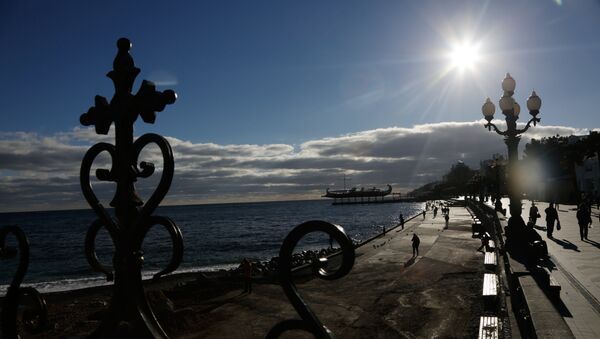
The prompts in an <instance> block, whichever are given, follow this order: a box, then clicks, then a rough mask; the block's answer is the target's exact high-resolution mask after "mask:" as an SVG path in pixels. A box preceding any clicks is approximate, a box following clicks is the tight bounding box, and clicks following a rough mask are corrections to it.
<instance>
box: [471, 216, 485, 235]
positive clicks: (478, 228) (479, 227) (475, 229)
mask: <svg viewBox="0 0 600 339" xmlns="http://www.w3.org/2000/svg"><path fill="white" fill-rule="evenodd" d="M471 232H472V233H473V236H475V233H477V234H481V233H482V232H483V224H482V223H481V221H479V220H477V221H474V222H473V223H472V224H471Z"/></svg>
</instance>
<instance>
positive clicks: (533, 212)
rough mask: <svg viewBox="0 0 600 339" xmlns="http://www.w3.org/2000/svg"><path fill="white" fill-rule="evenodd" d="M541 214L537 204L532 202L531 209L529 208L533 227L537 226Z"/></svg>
mask: <svg viewBox="0 0 600 339" xmlns="http://www.w3.org/2000/svg"><path fill="white" fill-rule="evenodd" d="M539 214H540V212H539V210H538V208H537V206H536V205H535V202H534V201H532V202H531V207H530V208H529V220H530V221H531V222H532V223H533V226H535V222H536V221H537V218H539Z"/></svg>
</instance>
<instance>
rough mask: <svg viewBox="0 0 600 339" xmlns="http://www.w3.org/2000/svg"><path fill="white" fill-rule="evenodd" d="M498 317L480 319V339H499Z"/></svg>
mask: <svg viewBox="0 0 600 339" xmlns="http://www.w3.org/2000/svg"><path fill="white" fill-rule="evenodd" d="M498 332H499V331H498V317H485V316H484V317H481V318H479V338H480V339H498Z"/></svg>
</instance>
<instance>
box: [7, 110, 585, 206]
mask: <svg viewBox="0 0 600 339" xmlns="http://www.w3.org/2000/svg"><path fill="white" fill-rule="evenodd" d="M483 123H484V122H483V120H482V121H474V122H446V123H435V124H424V125H416V126H413V127H411V128H404V127H390V128H382V129H375V130H368V131H363V132H359V133H353V134H347V135H341V136H336V137H329V138H323V139H319V140H309V141H306V142H304V143H302V144H301V145H299V147H298V148H297V149H295V148H294V146H292V145H287V144H267V145H251V144H247V145H219V144H214V143H193V142H190V141H184V140H180V139H177V138H174V137H167V139H168V140H169V142H170V143H171V146H172V148H173V153H174V157H175V177H174V180H173V185H172V187H171V190H170V192H169V195H168V196H167V199H166V201H165V203H199V202H217V201H240V200H269V199H294V198H318V197H319V196H320V195H321V194H322V192H323V191H324V190H325V188H327V187H330V186H333V185H341V178H342V174H351V175H352V180H353V181H352V182H353V184H355V185H364V186H374V185H378V186H382V185H385V184H388V183H389V184H392V185H393V186H394V188H395V190H402V191H406V190H407V189H409V188H414V187H416V186H417V185H420V184H423V183H426V182H429V181H432V180H436V179H438V178H440V177H441V175H443V174H444V173H445V171H447V169H448V168H449V167H450V165H451V164H452V163H454V162H456V161H457V160H459V159H460V160H463V161H464V162H465V163H466V164H468V165H469V166H471V167H475V168H476V167H478V164H479V160H481V159H486V158H490V157H491V155H492V154H494V153H505V152H506V146H505V145H504V142H503V140H502V137H501V136H499V135H497V134H496V133H494V132H488V131H487V130H485V129H484V128H483ZM495 123H497V124H498V126H499V127H500V128H504V126H503V125H504V123H503V122H502V121H495ZM112 133H113V132H112V129H111V132H110V133H109V135H108V136H99V135H97V134H95V132H94V130H93V129H91V128H74V129H73V130H71V131H67V132H62V133H56V134H54V135H50V136H42V135H38V134H35V133H28V132H2V133H0V211H12V210H30V209H39V208H44V209H48V208H74V207H86V205H85V202H84V200H83V198H82V196H81V193H80V187H79V166H80V164H81V159H82V157H83V155H84V154H85V152H86V151H87V149H88V148H89V147H90V146H91V145H92V144H93V143H96V142H99V141H103V142H111V139H112V138H114V137H113V134H112ZM587 133H588V131H587V130H582V129H576V128H571V127H564V126H543V125H539V126H537V127H534V128H532V129H530V130H529V131H528V132H527V133H526V134H524V135H523V139H522V141H521V148H522V147H523V146H524V145H525V144H526V143H527V142H528V141H529V140H530V138H532V137H535V138H541V137H544V136H552V135H556V134H560V135H571V134H587ZM108 160H109V159H108V157H107V156H105V157H104V159H99V161H97V166H96V167H102V168H104V167H107V166H109V164H108ZM139 160H140V161H153V162H155V165H156V167H157V173H159V172H160V170H161V167H162V165H161V158H160V154H159V153H158V150H157V148H156V147H149V148H148V150H145V151H144V152H143V154H142V156H141V157H140V159H139ZM157 176H158V175H154V176H153V177H152V178H150V179H140V180H139V181H138V183H137V184H136V185H137V187H138V190H139V191H140V193H141V194H142V195H143V196H147V195H148V194H150V193H151V190H152V189H153V185H154V184H155V183H156V182H157ZM94 187H95V188H97V189H98V190H99V194H98V195H99V196H100V197H102V198H103V199H110V195H111V194H112V192H113V190H114V188H111V185H110V184H105V183H102V184H98V183H96V184H95V186H94Z"/></svg>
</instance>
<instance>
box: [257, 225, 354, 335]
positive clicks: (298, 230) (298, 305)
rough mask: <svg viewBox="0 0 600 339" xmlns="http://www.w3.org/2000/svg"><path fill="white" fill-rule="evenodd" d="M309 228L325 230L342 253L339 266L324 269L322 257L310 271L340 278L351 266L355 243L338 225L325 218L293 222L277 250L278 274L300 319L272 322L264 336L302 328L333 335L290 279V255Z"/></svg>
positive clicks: (318, 275)
mask: <svg viewBox="0 0 600 339" xmlns="http://www.w3.org/2000/svg"><path fill="white" fill-rule="evenodd" d="M312 232H324V233H327V234H328V235H329V236H330V237H332V238H333V239H335V240H336V241H337V242H338V244H339V245H340V247H341V251H342V257H341V260H342V262H341V264H340V266H339V267H338V268H337V269H336V270H334V271H329V270H327V268H326V266H327V259H325V258H322V259H320V260H319V262H318V263H315V265H314V266H313V273H314V274H315V276H316V277H317V278H320V279H325V280H335V279H339V278H341V277H343V276H345V275H346V274H348V272H350V270H351V269H352V266H354V258H355V253H354V245H353V244H352V241H351V240H350V238H348V236H347V235H346V233H345V232H344V229H343V228H342V227H341V226H338V225H334V224H331V223H328V222H325V221H320V220H312V221H307V222H305V223H302V224H300V225H298V226H296V227H295V228H294V229H293V230H292V231H291V232H290V233H289V234H288V235H287V237H286V238H285V240H284V241H283V244H282V245H281V250H280V251H279V264H278V265H279V266H278V274H279V281H280V284H281V287H282V288H283V291H284V292H285V294H286V296H287V297H288V299H289V300H290V303H291V304H292V306H294V309H296V312H297V313H298V315H300V318H302V320H300V319H289V320H284V321H282V322H280V323H278V324H277V325H275V326H274V327H273V328H271V330H270V331H269V333H268V334H267V336H266V338H267V339H274V338H278V337H279V336H280V335H281V334H282V333H283V332H286V331H290V330H302V331H306V332H310V333H312V334H313V335H314V336H315V337H316V338H334V335H333V333H332V332H331V331H330V330H329V329H328V328H327V327H325V326H324V325H323V324H322V323H321V321H319V318H317V316H316V315H315V313H314V312H313V311H312V310H311V309H310V307H309V306H308V305H307V304H306V302H305V301H304V299H303V298H302V296H300V294H299V293H298V290H297V289H296V285H295V284H294V282H293V280H292V255H293V251H294V248H295V247H296V245H297V244H298V242H299V241H300V240H301V239H302V238H303V237H304V236H305V235H307V234H309V233H312Z"/></svg>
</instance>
